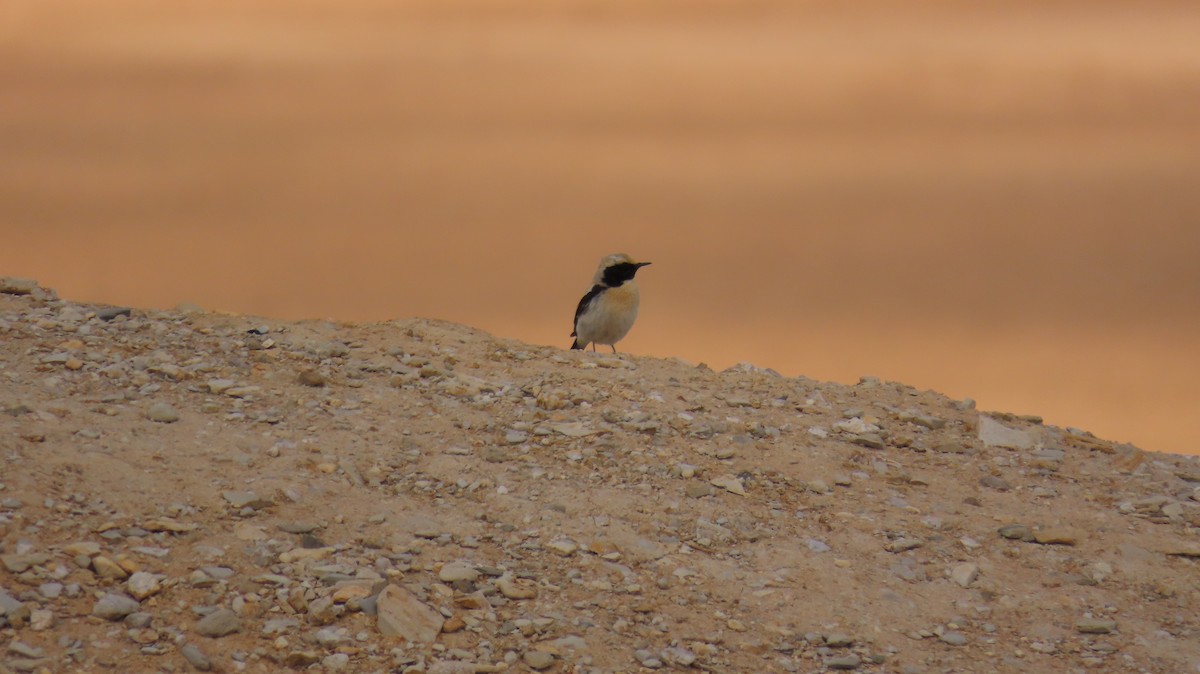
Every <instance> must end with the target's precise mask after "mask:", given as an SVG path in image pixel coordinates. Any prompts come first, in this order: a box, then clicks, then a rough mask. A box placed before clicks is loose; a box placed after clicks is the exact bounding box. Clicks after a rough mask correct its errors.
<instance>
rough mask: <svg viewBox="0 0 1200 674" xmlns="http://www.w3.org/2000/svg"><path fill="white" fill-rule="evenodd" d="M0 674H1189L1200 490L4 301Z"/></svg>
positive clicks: (479, 368) (1008, 455) (1042, 440)
mask: <svg viewBox="0 0 1200 674" xmlns="http://www.w3.org/2000/svg"><path fill="white" fill-rule="evenodd" d="M0 290H2V291H4V294H0V412H2V413H0V457H2V458H0V461H2V463H0V470H2V472H0V561H2V562H3V564H2V566H0V637H2V638H0V649H2V651H0V672H8V671H17V672H152V671H166V672H186V671H192V670H196V669H199V670H209V669H211V670H212V671H224V672H242V671H245V672H276V671H286V670H287V669H289V668H292V669H309V670H311V671H317V672H323V671H328V672H338V671H342V672H428V673H429V674H439V673H440V674H457V673H461V672H492V671H500V670H508V671H530V670H531V669H533V670H543V671H552V672H636V671H644V670H647V669H662V670H703V671H706V672H818V671H826V670H838V669H841V670H854V671H859V672H905V673H918V672H929V673H932V672H997V671H998V672H1076V671H1078V672H1085V671H1086V672H1092V671H1098V672H1110V671H1111V672H1161V673H1163V674H1168V673H1170V674H1177V673H1180V672H1197V671H1200V631H1198V630H1200V573H1198V571H1200V568H1198V566H1197V565H1198V564H1200V536H1198V535H1197V534H1198V532H1200V502H1198V499H1200V490H1198V485H1200V461H1198V460H1197V458H1196V457H1182V456H1172V455H1161V454H1149V453H1145V452H1142V451H1140V450H1138V449H1136V448H1134V447H1129V446H1122V445H1116V444H1113V443H1110V442H1106V441H1104V440H1102V439H1099V438H1096V437H1093V436H1092V435H1090V434H1088V433H1086V432H1083V431H1078V430H1073V429H1062V428H1055V427H1051V426H1046V425H1043V424H1041V423H1040V420H1038V419H1036V418H1029V417H1014V416H1012V415H1008V414H998V413H988V412H980V411H977V410H976V409H974V404H973V403H972V402H971V401H969V400H966V401H958V400H951V399H949V398H947V397H945V396H943V395H941V394H939V393H936V392H933V391H921V390H916V389H914V388H912V387H909V386H905V385H903V384H898V383H893V382H883V381H878V380H875V379H872V378H864V379H863V380H862V381H861V382H859V384H858V385H856V386H844V385H839V384H833V383H824V382H818V381H812V380H809V379H805V378H796V379H789V378H784V377H780V376H778V375H776V374H774V373H773V372H771V371H769V370H762V369H759V368H755V367H753V366H749V365H747V366H739V367H734V368H731V369H730V370H727V371H724V372H714V371H712V370H710V369H709V368H707V367H704V366H698V367H697V366H694V365H690V364H687V363H683V362H678V361H672V360H661V359H654V358H642V357H638V356H636V355H630V354H619V355H615V356H614V355H611V354H607V353H599V354H593V353H579V352H570V351H564V350H559V349H554V348H547V347H538V346H531V345H528V344H522V343H519V342H515V341H511V340H505V339H498V338H495V337H492V336H490V335H487V334H484V333H482V332H479V331H477V330H473V329H470V328H466V327H462V326H458V325H452V324H448V323H443V322H437V321H427V320H403V321H394V322H390V323H382V324H372V325H342V324H335V323H330V322H316V321H314V322H307V321H306V322H285V321H276V320H271V319H264V318H255V317H247V316H229V315H218V314H212V313H204V312H201V311H199V310H198V309H197V308H194V307H181V308H180V309H179V310H176V311H167V312H160V311H143V310H136V309H135V310H132V311H130V310H119V309H114V308H112V307H101V306H86V305H80V304H76V303H72V302H66V301H61V300H59V299H57V298H56V297H55V295H54V293H53V292H52V291H48V290H45V289H42V288H38V287H36V286H34V285H32V284H26V283H22V282H20V281H18V280H12V279H9V280H6V281H3V282H0Z"/></svg>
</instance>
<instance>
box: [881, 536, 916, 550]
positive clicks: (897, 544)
mask: <svg viewBox="0 0 1200 674" xmlns="http://www.w3.org/2000/svg"><path fill="white" fill-rule="evenodd" d="M924 544H925V543H924V542H923V541H922V540H921V539H919V538H898V539H896V540H894V541H892V542H891V543H888V544H887V545H885V546H883V549H884V550H887V551H888V552H907V551H908V550H913V549H916V548H919V547H921V546H922V545H924Z"/></svg>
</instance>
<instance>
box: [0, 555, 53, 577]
mask: <svg viewBox="0 0 1200 674" xmlns="http://www.w3.org/2000/svg"><path fill="white" fill-rule="evenodd" d="M48 561H50V555H48V554H46V553H44V552H31V553H29V554H24V555H0V564H3V565H4V568H5V569H8V571H9V572H10V573H24V572H26V571H28V570H29V569H31V568H33V567H35V566H41V565H42V564H45V563H46V562H48Z"/></svg>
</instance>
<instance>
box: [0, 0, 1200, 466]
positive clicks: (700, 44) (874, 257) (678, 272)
mask: <svg viewBox="0 0 1200 674" xmlns="http://www.w3.org/2000/svg"><path fill="white" fill-rule="evenodd" d="M1197 36H1200V4H1197V3H1195V2H1175V3H1163V2H1151V3H1136V4H1134V3H1125V2H1116V1H1108V0H1106V1H1099V2H1097V1H1088V2H1040V1H1039V2H1033V1H1032V0H1029V1H1021V2H1013V1H1005V2H970V3H964V2H926V1H921V2H914V3H910V2H905V3H899V2H877V3H834V2H756V1H752V0H737V1H735V0H727V1H716V0H707V1H705V0H687V1H684V0H665V1H658V2H647V1H645V0H638V1H632V0H605V1H587V2H584V1H578V0H576V1H571V0H555V1H550V0H545V1H539V0H475V1H471V2H467V1H461V0H437V1H431V0H430V1H421V2H416V1H407V2H406V1H383V0H341V1H339V2H333V1H332V0H330V1H327V2H311V1H309V2H305V1H294V2H286V3H284V2H268V1H267V0H236V1H234V0H220V1H213V0H204V1H199V0H185V1H172V2H163V1H162V0H142V1H131V0H106V1H105V2H93V1H91V0H67V1H64V0H8V1H7V2H5V3H4V4H3V5H2V6H0V274H3V275H16V276H31V277H34V278H37V279H38V280H39V281H41V282H42V283H43V284H44V285H48V286H50V287H54V288H56V289H57V290H58V291H59V292H60V294H61V295H63V296H64V297H66V298H69V299H74V300H80V301H100V302H107V303H112V304H128V305H134V306H144V307H170V306H173V305H175V304H177V303H178V302H180V301H184V300H187V301H192V302H196V303H199V304H200V305H202V306H204V307H205V308H208V309H216V310H224V311H235V312H245V313H254V314H263V315H269V316H277V317H286V318H301V317H331V318H337V319H346V320H384V319H389V318H396V317H408V316H425V317H435V318H444V319H448V320H452V321H456V322H461V323H466V324H470V325H473V326H477V327H480V328H484V329H486V330H488V331H490V332H493V333H495V334H497V335H501V336H505V337H513V338H518V339H522V340H526V341H529V342H534V343H540V344H554V345H559V346H563V347H566V346H567V345H569V344H570V341H571V340H570V338H569V337H568V336H567V335H568V334H569V333H570V332H571V316H572V315H573V312H574V309H575V303H576V302H577V301H578V299H579V297H580V296H581V295H582V294H583V293H584V292H585V291H586V290H587V288H588V286H589V284H590V279H591V275H592V272H593V269H594V266H595V265H596V263H597V261H598V260H599V258H600V257H601V256H602V255H604V254H607V253H611V252H616V251H623V252H627V253H629V254H631V255H633V256H635V257H637V258H640V259H645V260H651V261H653V262H654V263H655V264H654V266H652V267H649V268H647V269H645V270H644V271H643V272H642V273H641V274H640V275H639V281H640V283H641V286H642V291H643V304H642V316H641V318H640V319H639V322H638V324H637V326H635V328H634V330H633V332H632V333H631V334H630V336H629V337H628V338H627V339H626V340H625V341H624V342H622V343H621V345H620V348H621V349H622V350H623V351H629V352H633V353H638V354H652V355H659V356H678V357H681V358H685V359H687V360H690V361H693V362H700V361H703V362H706V363H708V364H709V365H712V366H713V367H717V368H720V367H724V366H728V365H730V364H733V363H735V362H739V361H751V362H753V363H755V364H757V365H760V366H764V367H772V368H775V369H776V370H779V371H780V372H782V373H784V374H786V375H798V374H804V375H807V376H810V377H814V378H818V379H833V380H838V381H843V382H853V381H855V380H857V378H858V376H859V375H864V374H871V375H876V376H879V377H882V378H885V379H890V380H897V381H903V382H905V383H909V384H912V385H915V386H917V387H920V388H933V389H936V390H939V391H943V392H945V393H947V394H949V395H951V396H955V397H964V396H971V397H974V398H976V399H977V400H978V401H979V404H980V406H981V407H982V408H985V409H1000V410H1007V411H1014V412H1018V413H1028V414H1041V415H1043V416H1045V418H1046V420H1047V422H1049V423H1054V424H1058V425H1063V426H1076V427H1080V428H1084V429H1086V430H1091V431H1093V432H1095V433H1097V434H1098V435H1101V436H1103V437H1106V438H1110V439H1114V440H1120V441H1130V442H1133V443H1135V444H1137V445H1138V446H1140V447H1143V448H1145V449H1152V450H1161V451H1171V452H1184V453H1197V452H1200V443H1198V442H1197V441H1196V433H1195V430H1194V427H1193V426H1194V420H1195V419H1196V412H1197V409H1198V408H1200V383H1198V379H1197V376H1198V374H1200V347H1198V346H1197V330H1198V328H1200V312H1198V311H1197V308H1198V306H1200V40H1198V39H1197Z"/></svg>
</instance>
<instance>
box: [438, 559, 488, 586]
mask: <svg viewBox="0 0 1200 674" xmlns="http://www.w3.org/2000/svg"><path fill="white" fill-rule="evenodd" d="M477 578H479V570H478V569H476V568H475V567H474V566H472V565H470V564H468V563H466V562H449V563H446V564H443V565H442V568H441V570H439V571H438V579H440V580H441V581H442V582H443V583H454V582H457V581H463V580H475V579H477Z"/></svg>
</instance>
